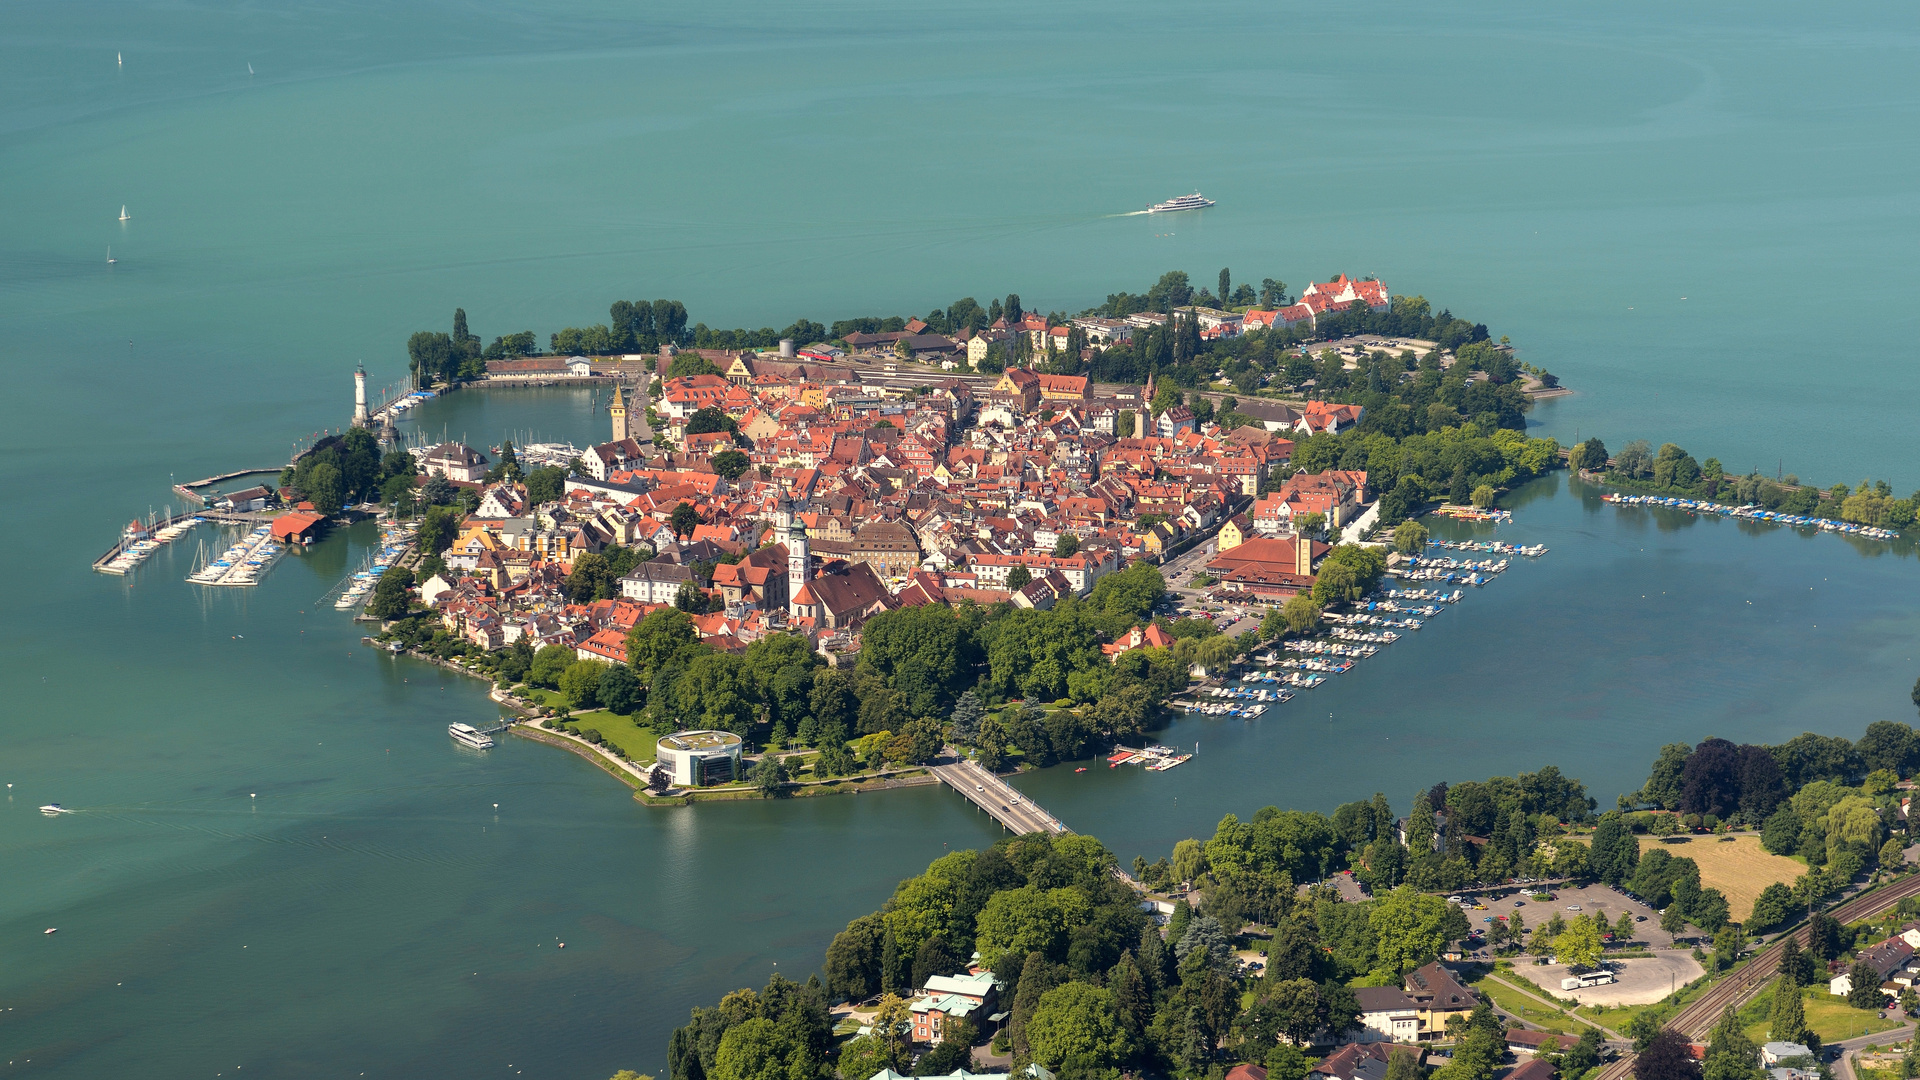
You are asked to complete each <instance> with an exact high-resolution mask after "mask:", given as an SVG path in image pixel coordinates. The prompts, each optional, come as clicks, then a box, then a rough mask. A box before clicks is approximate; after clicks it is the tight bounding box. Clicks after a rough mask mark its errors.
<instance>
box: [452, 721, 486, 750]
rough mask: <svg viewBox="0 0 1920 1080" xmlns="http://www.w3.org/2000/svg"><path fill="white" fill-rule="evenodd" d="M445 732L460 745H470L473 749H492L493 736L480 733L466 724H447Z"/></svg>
mask: <svg viewBox="0 0 1920 1080" xmlns="http://www.w3.org/2000/svg"><path fill="white" fill-rule="evenodd" d="M447 734H449V735H451V736H453V741H454V742H457V743H459V744H460V745H462V746H471V747H473V748H474V749H475V750H491V749H493V736H491V735H482V734H480V733H479V732H478V731H475V730H474V729H473V728H472V727H471V726H469V725H467V724H448V725H447Z"/></svg>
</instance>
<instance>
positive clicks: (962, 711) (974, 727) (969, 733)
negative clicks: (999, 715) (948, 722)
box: [952, 690, 986, 746]
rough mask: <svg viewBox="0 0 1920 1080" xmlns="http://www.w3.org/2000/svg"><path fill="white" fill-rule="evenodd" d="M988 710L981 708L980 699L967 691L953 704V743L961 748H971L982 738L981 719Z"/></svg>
mask: <svg viewBox="0 0 1920 1080" xmlns="http://www.w3.org/2000/svg"><path fill="white" fill-rule="evenodd" d="M985 715H986V710H985V709H983V708H981V707H980V699H979V698H978V697H977V696H975V694H974V692H973V691H971V690H967V691H964V692H962V693H961V695H960V696H959V697H958V698H956V699H955V700H954V703H953V717H952V725H953V741H954V742H955V743H956V744H958V745H960V746H971V745H973V743H974V741H975V740H977V739H978V738H979V737H980V718H981V717H983V716H985Z"/></svg>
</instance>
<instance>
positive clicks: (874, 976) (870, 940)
mask: <svg viewBox="0 0 1920 1080" xmlns="http://www.w3.org/2000/svg"><path fill="white" fill-rule="evenodd" d="M885 929H886V921H885V919H884V918H883V917H882V916H880V915H877V914H876V915H862V916H861V917H860V918H858V919H855V920H853V921H852V922H850V923H848V924H847V928H846V929H845V930H842V931H840V933H838V934H836V935H834V938H833V943H832V944H830V945H828V946H827V957H826V963H825V965H824V971H825V974H826V977H827V979H826V982H827V992H828V993H829V994H832V995H834V996H836V997H844V998H847V999H848V1000H850V1001H864V1000H866V999H867V998H869V997H872V996H873V995H874V994H876V993H879V991H880V938H881V934H882V933H883V932H884V931H885Z"/></svg>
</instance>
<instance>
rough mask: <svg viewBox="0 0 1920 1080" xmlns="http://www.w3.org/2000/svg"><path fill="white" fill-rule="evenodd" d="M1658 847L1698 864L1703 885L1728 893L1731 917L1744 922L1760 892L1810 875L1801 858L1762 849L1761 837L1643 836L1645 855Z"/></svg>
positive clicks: (1749, 835) (1749, 834)
mask: <svg viewBox="0 0 1920 1080" xmlns="http://www.w3.org/2000/svg"><path fill="white" fill-rule="evenodd" d="M1656 847H1657V848H1662V849H1664V850H1665V851H1666V852H1667V854H1669V855H1672V856H1675V857H1676V858H1677V857H1680V856H1685V857H1687V858H1689V859H1692V860H1693V861H1694V862H1695V863H1697V864H1698V865H1699V867H1700V884H1701V885H1704V886H1709V887H1711V888H1715V889H1719V890H1720V891H1721V892H1722V893H1725V894H1726V897H1727V908H1728V910H1729V914H1730V915H1731V916H1732V917H1733V918H1734V919H1736V920H1741V921H1744V920H1745V919H1746V918H1747V916H1749V915H1751V914H1753V901H1754V900H1755V898H1757V897H1758V896H1759V895H1760V890H1762V889H1764V888H1766V887H1767V886H1768V885H1771V884H1773V883H1774V882H1776V881H1777V882H1780V883H1781V884H1784V885H1792V884H1793V881H1794V879H1795V878H1797V877H1799V876H1800V875H1801V874H1804V873H1806V872H1807V868H1806V866H1805V865H1803V864H1802V863H1801V862H1800V861H1799V860H1797V859H1789V858H1787V857H1786V856H1784V855H1774V854H1770V853H1769V852H1768V851H1767V850H1766V849H1765V848H1763V847H1761V846H1760V838H1759V837H1758V836H1755V835H1753V834H1751V833H1748V834H1743V835H1740V836H1735V837H1734V838H1732V839H1731V840H1723V839H1721V838H1720V837H1717V836H1669V837H1664V838H1663V837H1658V836H1642V837H1640V852H1641V854H1645V853H1647V852H1649V851H1652V850H1653V849H1654V848H1656Z"/></svg>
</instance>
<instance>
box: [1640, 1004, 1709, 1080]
mask: <svg viewBox="0 0 1920 1080" xmlns="http://www.w3.org/2000/svg"><path fill="white" fill-rule="evenodd" d="M1630 1028H1631V1030H1632V1031H1633V1033H1634V1045H1635V1046H1639V1047H1641V1049H1640V1052H1639V1053H1640V1056H1639V1057H1638V1058H1636V1059H1635V1060H1634V1063H1633V1075H1634V1080H1700V1062H1699V1061H1698V1060H1697V1059H1695V1058H1694V1056H1693V1050H1692V1048H1691V1047H1690V1046H1689V1045H1688V1042H1687V1037H1686V1036H1685V1035H1682V1034H1680V1033H1679V1032H1678V1031H1675V1030H1673V1029H1672V1028H1662V1027H1660V1021H1659V1018H1658V1017H1656V1016H1654V1015H1653V1014H1652V1013H1650V1012H1645V1013H1641V1014H1639V1015H1638V1016H1635V1017H1634V1018H1633V1023H1632V1024H1631V1025H1630ZM1642 1028H1652V1029H1653V1030H1652V1031H1651V1032H1650V1033H1649V1034H1647V1035H1646V1042H1645V1044H1644V1045H1642V1044H1641V1042H1640V1039H1641V1035H1640V1031H1641V1029H1642Z"/></svg>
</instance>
